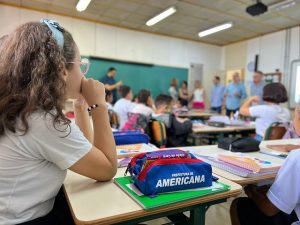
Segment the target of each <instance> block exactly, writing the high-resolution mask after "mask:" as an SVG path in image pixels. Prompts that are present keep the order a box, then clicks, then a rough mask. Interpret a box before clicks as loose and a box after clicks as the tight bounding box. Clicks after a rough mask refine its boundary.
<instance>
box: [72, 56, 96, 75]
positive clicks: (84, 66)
mask: <svg viewBox="0 0 300 225" xmlns="http://www.w3.org/2000/svg"><path fill="white" fill-rule="evenodd" d="M67 63H74V64H75V63H78V62H67ZM79 65H80V70H81V72H82V73H83V75H86V74H87V72H88V71H89V68H90V65H91V63H90V61H89V59H87V58H83V59H81V61H80V62H79Z"/></svg>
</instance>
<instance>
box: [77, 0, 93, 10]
mask: <svg viewBox="0 0 300 225" xmlns="http://www.w3.org/2000/svg"><path fill="white" fill-rule="evenodd" d="M90 2H91V0H79V1H78V3H77V5H76V9H77V11H79V12H82V11H84V10H86V8H87V7H88V5H89V4H90Z"/></svg>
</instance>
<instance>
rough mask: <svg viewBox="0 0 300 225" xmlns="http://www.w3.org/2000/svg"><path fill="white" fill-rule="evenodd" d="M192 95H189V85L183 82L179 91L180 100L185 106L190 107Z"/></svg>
mask: <svg viewBox="0 0 300 225" xmlns="http://www.w3.org/2000/svg"><path fill="white" fill-rule="evenodd" d="M190 99H191V95H190V94H189V90H188V85H187V82H186V81H182V84H181V87H180V89H179V98H178V100H180V102H181V103H182V105H183V106H188V104H189V100H190Z"/></svg>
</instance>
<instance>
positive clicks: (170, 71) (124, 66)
mask: <svg viewBox="0 0 300 225" xmlns="http://www.w3.org/2000/svg"><path fill="white" fill-rule="evenodd" d="M89 60H90V62H91V66H90V70H89V72H88V74H87V75H86V77H92V78H94V79H97V80H98V79H100V78H102V77H103V76H105V74H106V72H107V69H108V68H110V67H114V68H116V70H117V75H116V77H115V79H116V80H117V81H119V80H121V81H123V84H125V85H128V86H130V87H131V89H132V91H133V94H137V92H138V91H139V90H140V89H148V90H150V91H151V93H152V96H153V97H156V96H157V95H159V94H168V89H169V87H170V82H171V79H172V78H176V79H177V80H178V81H179V84H180V83H181V81H183V80H187V77H188V69H185V68H176V67H167V66H158V65H152V64H142V63H133V62H126V61H117V60H110V59H104V58H96V57H89Z"/></svg>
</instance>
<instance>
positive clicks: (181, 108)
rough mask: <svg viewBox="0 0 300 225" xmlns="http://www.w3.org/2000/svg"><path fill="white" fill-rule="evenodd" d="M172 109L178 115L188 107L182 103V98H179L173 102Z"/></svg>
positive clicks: (185, 111) (186, 110)
mask: <svg viewBox="0 0 300 225" xmlns="http://www.w3.org/2000/svg"><path fill="white" fill-rule="evenodd" d="M172 111H173V113H174V114H175V115H179V114H182V113H187V112H188V111H189V109H188V107H187V106H185V105H184V100H182V99H180V100H178V101H177V102H176V103H175V104H174V106H173V109H172Z"/></svg>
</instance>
